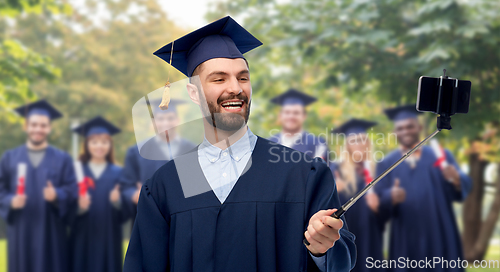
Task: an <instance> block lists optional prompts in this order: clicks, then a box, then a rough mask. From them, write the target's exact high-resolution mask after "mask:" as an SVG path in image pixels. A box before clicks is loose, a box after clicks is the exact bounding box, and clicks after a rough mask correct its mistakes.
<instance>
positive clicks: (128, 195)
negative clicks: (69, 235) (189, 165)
mask: <svg viewBox="0 0 500 272" xmlns="http://www.w3.org/2000/svg"><path fill="white" fill-rule="evenodd" d="M160 102H161V100H159V99H155V100H152V101H150V107H151V110H152V112H153V115H154V123H153V125H154V126H155V131H157V132H158V133H157V134H156V136H155V137H152V138H150V139H149V140H147V141H145V142H143V143H141V145H140V147H139V146H138V145H133V146H131V147H130V148H129V149H128V151H127V155H126V157H125V163H124V167H123V171H122V174H121V178H120V184H121V189H122V193H123V195H124V199H125V203H123V204H124V206H125V207H124V208H126V209H128V210H129V214H131V217H132V220H134V218H135V214H136V211H137V202H138V201H139V193H140V189H141V186H142V183H143V182H145V181H146V180H147V179H148V178H150V177H151V176H152V175H153V174H154V173H155V172H156V170H158V169H159V168H160V167H161V166H162V165H164V164H165V163H167V162H168V161H170V160H172V159H173V158H175V157H177V156H179V155H181V154H184V153H186V152H187V151H189V150H191V149H193V148H194V147H195V145H194V144H193V143H191V142H190V141H188V140H186V139H183V138H182V137H180V136H179V135H178V134H177V132H176V127H177V126H178V125H179V122H180V119H179V115H178V111H177V107H178V106H179V105H182V104H184V103H186V101H184V100H181V99H172V100H171V101H170V104H169V108H168V109H167V110H161V109H160V108H159V105H160Z"/></svg>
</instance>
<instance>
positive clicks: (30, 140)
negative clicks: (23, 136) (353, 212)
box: [28, 137, 47, 146]
mask: <svg viewBox="0 0 500 272" xmlns="http://www.w3.org/2000/svg"><path fill="white" fill-rule="evenodd" d="M46 140H47V137H44V138H43V139H42V140H40V141H35V140H33V139H32V138H31V137H28V141H29V142H30V144H32V145H33V146H40V145H42V144H43V143H45V141H46Z"/></svg>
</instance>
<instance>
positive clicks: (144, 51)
mask: <svg viewBox="0 0 500 272" xmlns="http://www.w3.org/2000/svg"><path fill="white" fill-rule="evenodd" d="M73 9H74V11H73V13H72V14H70V15H67V16H53V15H52V14H51V13H41V14H37V15H31V16H28V17H26V18H23V19H20V20H18V22H17V28H16V30H15V31H16V33H17V35H18V36H19V39H20V40H22V41H23V42H25V43H26V44H30V45H31V46H33V47H36V48H37V49H38V50H40V51H41V52H44V53H45V54H47V55H48V56H50V57H51V59H53V62H54V64H55V65H56V66H57V67H60V69H61V71H62V74H61V78H60V80H59V81H58V82H44V83H41V84H38V85H37V86H36V87H35V88H33V89H34V91H35V92H36V93H37V94H38V95H39V96H40V97H43V98H46V99H48V100H49V101H51V102H53V103H54V105H55V106H56V107H57V108H58V109H60V110H61V111H62V112H63V113H64V114H65V118H64V119H63V120H61V121H57V122H55V123H54V126H55V128H54V129H53V133H52V135H51V139H52V140H53V142H55V144H56V145H57V146H59V147H61V148H63V149H65V150H70V146H71V132H70V129H69V128H70V123H71V121H72V120H73V119H78V120H80V121H85V120H87V119H89V118H92V117H94V116H96V115H103V116H105V117H106V118H108V119H109V120H111V121H112V122H113V123H115V124H117V125H119V126H120V127H121V128H122V130H123V132H124V133H121V134H119V135H117V136H116V137H115V142H116V143H117V144H116V145H115V148H116V150H115V154H116V157H117V161H118V163H121V162H122V161H123V158H124V154H125V151H126V149H127V147H128V146H129V145H131V144H133V143H135V138H134V134H133V126H132V120H131V116H132V112H131V108H132V106H133V105H134V103H135V102H136V101H137V100H139V99H140V98H141V97H143V96H144V95H146V94H148V93H149V92H151V91H153V90H155V89H157V88H158V87H161V86H163V85H164V84H165V82H166V81H167V72H168V70H167V69H168V65H167V64H166V63H165V62H163V61H162V60H160V59H158V58H157V57H155V56H153V54H152V53H153V52H154V51H155V50H156V49H158V48H159V47H161V46H163V45H164V44H166V43H167V42H169V41H171V40H173V39H175V38H178V37H180V36H181V35H182V34H184V33H185V31H184V30H180V29H179V28H178V27H176V26H175V24H174V22H172V21H170V20H168V18H167V16H166V15H165V14H164V12H163V10H162V8H161V7H160V6H159V5H158V3H157V2H156V1H154V0H123V1H86V2H85V5H84V6H78V7H73ZM180 78H181V74H180V73H178V72H175V71H174V70H172V74H171V80H172V81H175V80H176V79H180Z"/></svg>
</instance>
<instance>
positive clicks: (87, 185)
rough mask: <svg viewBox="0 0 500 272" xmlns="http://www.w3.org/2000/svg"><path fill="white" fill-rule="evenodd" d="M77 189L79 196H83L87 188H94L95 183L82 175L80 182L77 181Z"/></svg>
mask: <svg viewBox="0 0 500 272" xmlns="http://www.w3.org/2000/svg"><path fill="white" fill-rule="evenodd" d="M78 187H79V191H78V195H79V196H84V195H85V194H87V191H88V189H89V188H91V189H95V183H94V180H93V179H92V178H90V177H87V176H86V177H84V178H83V181H82V182H79V183H78Z"/></svg>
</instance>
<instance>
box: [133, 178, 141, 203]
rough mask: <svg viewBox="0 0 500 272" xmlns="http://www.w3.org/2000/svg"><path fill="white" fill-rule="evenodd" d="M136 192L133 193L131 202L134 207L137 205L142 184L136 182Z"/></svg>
mask: <svg viewBox="0 0 500 272" xmlns="http://www.w3.org/2000/svg"><path fill="white" fill-rule="evenodd" d="M136 187H137V190H136V191H135V193H134V195H133V196H132V202H134V203H135V204H136V205H137V203H139V196H140V195H141V187H142V184H141V183H140V182H137V185H136Z"/></svg>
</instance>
